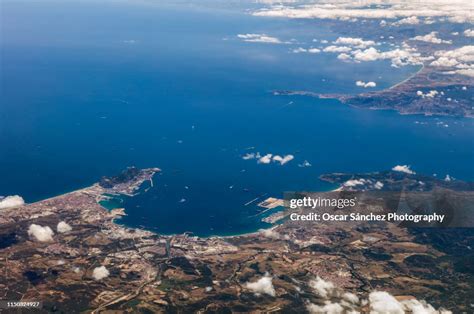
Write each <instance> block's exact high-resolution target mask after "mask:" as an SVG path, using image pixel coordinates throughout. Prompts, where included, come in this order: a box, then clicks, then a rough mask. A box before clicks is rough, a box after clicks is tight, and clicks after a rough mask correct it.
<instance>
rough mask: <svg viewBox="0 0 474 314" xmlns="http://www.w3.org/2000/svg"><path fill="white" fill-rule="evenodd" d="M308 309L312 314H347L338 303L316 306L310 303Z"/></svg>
mask: <svg viewBox="0 0 474 314" xmlns="http://www.w3.org/2000/svg"><path fill="white" fill-rule="evenodd" d="M306 309H307V310H308V312H309V313H311V314H342V313H345V311H344V308H343V307H342V306H341V305H340V304H338V303H331V302H329V303H327V304H325V305H316V304H313V303H308V304H307V305H306Z"/></svg>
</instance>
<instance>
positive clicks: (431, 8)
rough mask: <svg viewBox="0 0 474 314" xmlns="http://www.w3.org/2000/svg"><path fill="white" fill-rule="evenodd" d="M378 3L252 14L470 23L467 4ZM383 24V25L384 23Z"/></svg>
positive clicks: (347, 1)
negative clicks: (443, 19) (415, 18)
mask: <svg viewBox="0 0 474 314" xmlns="http://www.w3.org/2000/svg"><path fill="white" fill-rule="evenodd" d="M380 3H381V2H380V1H379V0H367V1H363V2H354V1H351V0H339V1H337V2H327V1H326V2H325V1H323V2H321V3H317V4H310V5H308V4H302V5H298V6H288V5H278V6H272V7H269V8H264V9H261V10H259V11H257V12H254V13H253V14H254V15H256V16H272V17H286V18H295V19H340V20H351V19H359V18H363V19H380V20H382V19H405V18H412V17H418V18H420V17H425V18H427V21H426V22H428V23H431V22H434V20H433V19H434V18H437V19H441V18H445V19H448V21H450V22H453V23H467V22H473V20H474V17H473V15H472V13H471V12H472V9H473V7H474V4H473V3H472V1H470V0H452V1H446V0H426V1H422V2H420V1H403V0H387V1H384V2H383V4H384V5H383V6H381V5H380ZM385 24H386V22H385Z"/></svg>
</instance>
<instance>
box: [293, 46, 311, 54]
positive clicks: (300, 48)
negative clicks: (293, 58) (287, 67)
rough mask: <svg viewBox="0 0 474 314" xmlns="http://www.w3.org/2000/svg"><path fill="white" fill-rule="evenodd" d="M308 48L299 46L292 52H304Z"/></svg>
mask: <svg viewBox="0 0 474 314" xmlns="http://www.w3.org/2000/svg"><path fill="white" fill-rule="evenodd" d="M307 51H308V50H306V49H305V48H302V47H298V48H295V49H292V50H291V52H293V53H302V52H307Z"/></svg>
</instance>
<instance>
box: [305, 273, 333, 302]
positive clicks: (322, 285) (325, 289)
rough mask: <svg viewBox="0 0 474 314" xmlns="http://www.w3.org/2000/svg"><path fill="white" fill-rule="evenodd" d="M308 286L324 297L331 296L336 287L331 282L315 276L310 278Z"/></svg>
mask: <svg viewBox="0 0 474 314" xmlns="http://www.w3.org/2000/svg"><path fill="white" fill-rule="evenodd" d="M309 286H310V287H311V288H313V289H314V291H315V292H316V293H317V294H318V295H319V296H321V297H322V298H324V299H327V298H329V297H331V295H332V294H333V293H334V292H335V291H336V287H335V286H334V284H333V283H332V282H330V281H325V280H324V279H322V278H321V277H316V279H315V280H311V281H310V282H309Z"/></svg>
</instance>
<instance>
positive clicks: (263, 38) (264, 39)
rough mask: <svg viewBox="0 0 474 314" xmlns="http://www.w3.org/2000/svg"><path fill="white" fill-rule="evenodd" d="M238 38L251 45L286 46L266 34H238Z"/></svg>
mask: <svg viewBox="0 0 474 314" xmlns="http://www.w3.org/2000/svg"><path fill="white" fill-rule="evenodd" d="M237 37H238V38H240V39H242V40H243V41H246V42H251V43H266V44H286V43H287V42H283V41H281V40H280V39H278V38H276V37H272V36H268V35H265V34H238V35H237Z"/></svg>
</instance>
